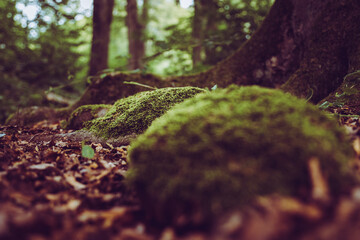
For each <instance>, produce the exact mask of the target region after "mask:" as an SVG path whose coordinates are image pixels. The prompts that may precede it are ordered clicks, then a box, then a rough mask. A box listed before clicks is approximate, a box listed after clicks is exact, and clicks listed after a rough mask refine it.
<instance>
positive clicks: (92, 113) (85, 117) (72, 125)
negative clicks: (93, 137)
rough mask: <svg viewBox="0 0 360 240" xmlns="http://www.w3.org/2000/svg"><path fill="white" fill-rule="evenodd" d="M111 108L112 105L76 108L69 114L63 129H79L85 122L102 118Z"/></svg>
mask: <svg viewBox="0 0 360 240" xmlns="http://www.w3.org/2000/svg"><path fill="white" fill-rule="evenodd" d="M111 107H112V105H107V104H92V105H83V106H81V107H78V108H77V109H75V110H74V111H73V112H72V113H71V114H70V117H69V119H68V121H67V123H66V124H65V128H68V129H81V128H83V127H84V126H85V125H84V124H86V122H87V121H90V120H92V119H94V118H98V117H102V116H104V115H105V114H106V112H107V111H108V110H109V109H110V108H111Z"/></svg>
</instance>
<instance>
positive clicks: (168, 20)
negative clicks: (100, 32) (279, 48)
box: [0, 0, 273, 123]
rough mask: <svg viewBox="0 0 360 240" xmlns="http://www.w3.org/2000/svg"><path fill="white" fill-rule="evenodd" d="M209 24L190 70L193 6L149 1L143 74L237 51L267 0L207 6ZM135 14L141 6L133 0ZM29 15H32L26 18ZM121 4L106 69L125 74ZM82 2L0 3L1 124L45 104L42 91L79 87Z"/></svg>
mask: <svg viewBox="0 0 360 240" xmlns="http://www.w3.org/2000/svg"><path fill="white" fill-rule="evenodd" d="M210 2H211V3H212V4H214V6H213V7H212V8H211V11H208V12H207V15H208V16H207V17H208V19H211V24H210V23H209V24H208V25H209V27H208V28H207V29H206V32H205V39H204V41H203V43H202V46H203V49H204V51H203V52H204V59H203V65H200V66H198V67H197V68H196V69H193V67H192V48H193V47H194V46H195V43H194V42H193V40H192V38H191V33H192V21H193V17H194V16H193V15H194V11H193V7H189V8H182V7H180V6H179V5H176V4H175V1H170V0H150V8H149V21H148V23H147V27H146V37H145V39H144V41H145V43H146V56H147V57H146V59H145V65H146V66H145V70H144V71H146V72H151V73H155V74H159V75H182V74H187V73H193V72H198V71H202V70H204V69H206V68H208V67H209V66H212V65H214V64H216V63H217V62H219V61H221V60H222V59H224V58H226V57H228V56H229V55H231V54H232V53H233V52H235V51H236V50H237V49H238V48H239V46H241V44H242V43H243V42H244V41H246V40H247V39H249V38H250V36H251V34H252V33H253V32H254V31H255V29H256V28H257V27H258V26H259V25H260V23H261V21H262V19H263V18H264V16H265V15H266V13H267V11H268V10H269V8H270V6H271V5H272V3H273V0H211V1H210V0H209V4H210ZM138 3H139V11H141V10H142V1H138ZM29 9H31V10H32V11H30V12H32V14H29V11H27V10H29ZM125 9H126V0H116V2H115V9H114V18H113V23H112V25H111V40H110V45H109V69H108V70H107V71H112V70H126V66H127V62H128V59H129V55H128V40H127V29H126V24H125V18H126V10H125ZM84 11H85V10H83V9H82V8H81V6H80V0H5V1H0V81H1V88H0V123H1V122H3V121H4V120H5V117H6V116H7V115H8V114H9V113H11V112H14V111H16V109H18V108H21V107H25V106H30V105H44V104H48V103H47V102H46V101H44V95H45V91H46V90H49V89H50V90H51V91H56V92H57V93H60V94H61V95H65V96H68V97H71V96H72V95H73V94H74V92H78V91H80V90H82V89H83V88H84V87H85V83H86V81H85V79H86V77H87V72H88V63H89V53H90V48H91V38H92V35H91V34H92V30H91V28H92V19H91V9H87V10H86V11H87V12H84Z"/></svg>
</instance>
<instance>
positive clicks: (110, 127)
mask: <svg viewBox="0 0 360 240" xmlns="http://www.w3.org/2000/svg"><path fill="white" fill-rule="evenodd" d="M202 92H205V90H204V89H201V88H195V87H178V88H161V89H157V90H154V91H146V92H140V93H137V94H135V95H133V96H130V97H127V98H123V99H120V100H118V101H116V102H115V103H114V105H113V106H112V107H111V108H110V109H109V111H108V112H107V113H106V115H105V116H103V117H100V118H96V119H94V120H92V121H88V122H86V124H85V125H86V127H85V128H86V129H88V130H90V131H92V132H95V133H96V134H97V135H98V136H101V137H104V138H116V137H118V136H125V135H130V134H134V133H135V134H139V133H142V132H144V131H145V130H146V129H147V128H148V127H149V126H150V124H151V123H152V121H154V119H156V118H158V117H160V116H161V115H163V114H164V113H165V112H166V111H168V110H169V109H170V108H171V107H173V106H174V105H175V104H177V103H180V102H182V101H184V100H185V99H187V98H191V97H194V96H195V95H196V94H198V93H202Z"/></svg>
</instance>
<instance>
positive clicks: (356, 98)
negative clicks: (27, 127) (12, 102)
mask: <svg viewBox="0 0 360 240" xmlns="http://www.w3.org/2000/svg"><path fill="white" fill-rule="evenodd" d="M359 13H360V2H359V1H358V0H347V1H345V0H341V1H339V0H323V1H317V0H276V1H275V3H274V5H273V6H272V8H271V9H270V11H269V13H268V15H267V17H266V18H265V19H264V21H263V23H262V25H261V27H260V28H259V29H258V30H257V31H256V32H255V33H254V34H253V36H252V37H251V38H250V39H249V40H248V41H247V42H245V43H244V44H243V45H242V46H241V47H240V48H239V49H238V51H237V52H236V53H234V54H233V55H232V56H229V57H228V58H227V59H225V60H223V61H221V62H220V63H218V64H216V65H215V66H214V67H212V68H211V69H209V70H208V71H206V72H202V73H199V74H194V75H186V76H177V77H170V78H167V79H161V78H156V77H155V78H154V77H153V78H152V80H151V82H148V80H147V79H146V77H143V78H142V77H139V76H136V78H135V77H134V81H137V82H141V83H144V84H149V85H151V86H154V84H159V85H158V87H164V86H198V87H208V88H211V87H212V86H214V85H215V84H216V85H218V87H226V86H228V85H230V84H237V85H260V86H265V87H272V88H281V89H282V90H284V91H287V92H290V93H292V94H294V95H296V96H299V97H303V98H308V99H310V101H311V102H313V103H318V102H319V101H321V100H322V99H324V98H325V99H324V100H323V101H322V103H326V104H328V105H325V107H326V106H327V107H328V108H329V109H331V110H333V111H338V112H339V111H340V113H343V112H345V113H351V114H360V107H359V106H360V94H359V93H360V72H358V73H354V72H356V71H357V70H359V69H360V42H359V39H360V21H359V20H358V19H359ZM345 76H347V77H346V78H345ZM109 78H111V79H112V81H120V82H122V81H124V80H123V78H124V76H123V75H121V74H114V75H113V76H109ZM344 78H345V81H343V79H344ZM126 79H127V80H126V81H129V76H126ZM156 79H157V80H156ZM155 80H156V81H155ZM125 85H126V84H125ZM125 85H124V86H125ZM155 86H157V85H155ZM143 90H148V89H146V88H143ZM89 91H90V90H89ZM119 91H121V96H126V95H127V94H126V93H124V91H126V87H124V88H123V89H122V90H119ZM334 108H335V110H334ZM336 108H337V109H336ZM339 108H340V110H339ZM346 109H348V110H346Z"/></svg>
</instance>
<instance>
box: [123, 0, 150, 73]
mask: <svg viewBox="0 0 360 240" xmlns="http://www.w3.org/2000/svg"><path fill="white" fill-rule="evenodd" d="M147 5H148V1H147V0H145V1H144V5H143V14H142V18H144V19H145V20H146V21H147ZM126 12H127V17H126V24H127V27H128V40H129V55H130V59H129V65H128V69H129V70H135V69H142V68H143V58H144V56H145V43H144V23H145V22H143V21H142V20H143V19H139V16H138V7H137V2H136V0H127V6H126Z"/></svg>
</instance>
